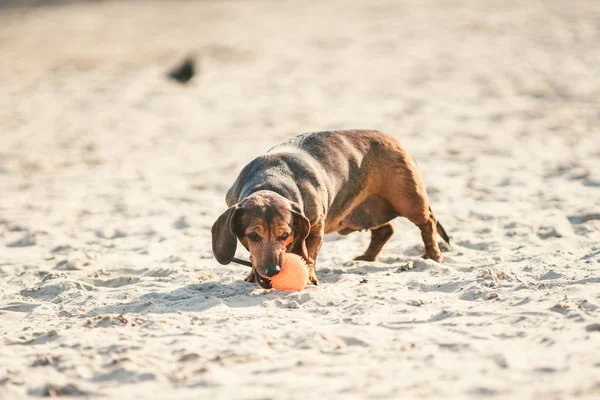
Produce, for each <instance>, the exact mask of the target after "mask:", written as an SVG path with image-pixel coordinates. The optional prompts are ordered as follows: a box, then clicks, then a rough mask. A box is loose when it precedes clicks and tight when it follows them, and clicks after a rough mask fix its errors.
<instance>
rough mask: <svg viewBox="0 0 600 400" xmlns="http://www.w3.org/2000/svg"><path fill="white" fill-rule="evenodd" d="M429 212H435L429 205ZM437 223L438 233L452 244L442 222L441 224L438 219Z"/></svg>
mask: <svg viewBox="0 0 600 400" xmlns="http://www.w3.org/2000/svg"><path fill="white" fill-rule="evenodd" d="M429 212H430V213H433V211H431V207H429ZM436 224H437V225H436V228H437V233H438V234H439V235H440V236H441V237H442V239H444V242H446V243H448V244H450V238H449V237H448V234H447V233H446V230H445V229H444V227H443V226H442V224H440V221H436Z"/></svg>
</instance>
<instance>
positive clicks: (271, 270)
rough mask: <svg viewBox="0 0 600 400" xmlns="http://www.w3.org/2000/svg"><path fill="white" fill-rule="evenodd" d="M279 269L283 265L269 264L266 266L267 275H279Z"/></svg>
mask: <svg viewBox="0 0 600 400" xmlns="http://www.w3.org/2000/svg"><path fill="white" fill-rule="evenodd" d="M279 271H281V267H280V266H279V265H277V264H275V265H269V266H267V267H266V268H265V275H267V276H268V277H269V278H270V277H272V276H275V275H277V274H278V273H279Z"/></svg>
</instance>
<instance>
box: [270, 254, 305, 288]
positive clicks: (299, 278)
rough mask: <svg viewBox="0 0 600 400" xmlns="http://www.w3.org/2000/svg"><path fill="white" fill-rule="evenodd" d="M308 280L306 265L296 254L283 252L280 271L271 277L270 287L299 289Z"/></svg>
mask: <svg viewBox="0 0 600 400" xmlns="http://www.w3.org/2000/svg"><path fill="white" fill-rule="evenodd" d="M307 281H308V267H307V266H306V263H305V262H304V259H303V258H302V257H300V256H299V255H297V254H293V253H285V254H284V255H283V265H282V266H281V271H280V272H279V273H278V274H277V275H275V276H274V277H272V278H271V287H273V289H278V290H296V291H300V290H302V289H304V287H305V286H306V282H307Z"/></svg>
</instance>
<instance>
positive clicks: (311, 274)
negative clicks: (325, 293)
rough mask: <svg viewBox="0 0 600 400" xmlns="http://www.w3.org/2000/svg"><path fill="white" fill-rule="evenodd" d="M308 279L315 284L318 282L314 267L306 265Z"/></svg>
mask: <svg viewBox="0 0 600 400" xmlns="http://www.w3.org/2000/svg"><path fill="white" fill-rule="evenodd" d="M308 268H309V269H308V281H309V282H310V283H311V284H313V285H315V286H317V285H318V284H319V279H318V278H317V274H316V273H315V268H314V267H312V268H311V267H308Z"/></svg>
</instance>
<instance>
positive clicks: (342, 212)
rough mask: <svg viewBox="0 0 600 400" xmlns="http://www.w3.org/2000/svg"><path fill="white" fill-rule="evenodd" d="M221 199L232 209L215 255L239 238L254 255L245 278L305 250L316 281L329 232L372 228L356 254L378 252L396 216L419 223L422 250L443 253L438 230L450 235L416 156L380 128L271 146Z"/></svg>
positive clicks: (217, 227)
mask: <svg viewBox="0 0 600 400" xmlns="http://www.w3.org/2000/svg"><path fill="white" fill-rule="evenodd" d="M226 202H227V205H228V206H229V209H228V210H227V211H225V212H224V213H223V214H222V215H221V216H220V217H219V218H218V219H217V221H216V222H215V224H214V225H213V227H212V247H213V253H214V255H215V258H216V259H217V261H218V262H220V263H221V264H229V263H230V262H231V261H232V260H233V259H234V256H235V250H236V247H237V241H238V239H239V241H240V242H241V243H242V245H243V246H244V247H245V248H246V249H247V250H248V251H250V261H251V263H252V271H251V272H250V274H249V275H248V277H247V278H246V281H248V282H254V281H256V282H258V283H259V284H260V286H262V287H264V288H270V287H271V284H270V281H269V278H271V277H273V276H275V275H276V274H277V273H279V271H280V266H281V264H282V256H283V254H284V253H285V252H292V253H295V254H298V255H300V256H302V257H303V258H304V260H305V261H306V263H307V265H308V266H309V279H310V282H312V283H313V284H315V285H316V284H318V280H317V276H316V274H315V264H316V259H317V254H318V253H319V250H320V248H321V244H322V243H323V236H324V235H325V234H327V233H331V232H338V233H339V234H341V235H347V234H349V233H351V232H354V231H359V230H364V229H370V230H371V243H370V244H369V247H368V248H367V250H366V251H365V253H364V254H363V255H361V256H358V257H356V258H355V259H356V260H366V261H373V260H375V259H376V258H377V255H378V254H379V252H380V251H381V248H382V247H383V245H384V244H385V242H387V241H388V239H389V238H390V236H392V234H393V233H394V228H393V226H392V224H391V222H390V221H391V220H392V219H394V218H396V217H405V218H407V219H408V220H410V221H411V222H412V223H414V224H415V225H417V226H418V227H419V229H420V230H421V237H422V238H423V242H424V243H425V255H424V256H423V257H426V258H431V259H433V260H435V261H438V262H440V261H441V260H442V253H441V252H440V249H439V248H438V245H437V241H436V233H439V234H440V236H441V237H442V238H443V239H444V240H445V241H446V242H449V239H448V235H447V234H446V232H445V231H444V228H443V227H442V226H441V225H440V224H439V223H438V222H437V220H436V218H435V216H434V215H433V213H432V212H431V209H430V207H429V199H428V198H427V193H426V191H425V187H424V186H423V183H422V182H421V176H420V174H419V171H418V170H417V165H416V163H415V161H414V159H413V158H412V156H411V155H410V154H409V153H408V152H407V151H406V149H404V147H402V145H401V144H400V142H399V141H398V140H397V139H396V138H394V137H392V136H389V135H386V134H384V133H381V132H377V131H366V130H354V131H335V132H318V133H308V134H304V135H300V136H297V137H295V138H293V139H291V140H289V141H287V142H285V143H282V144H280V145H278V146H275V147H273V148H272V149H271V150H269V151H268V152H267V153H266V154H265V155H263V156H260V157H258V158H256V159H254V160H253V161H252V162H250V163H249V164H248V165H246V167H244V169H243V170H242V172H241V173H240V175H239V176H238V178H237V179H236V181H235V183H234V184H233V186H232V187H231V189H229V191H228V192H227V197H226Z"/></svg>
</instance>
